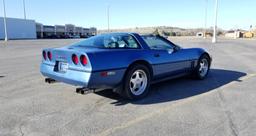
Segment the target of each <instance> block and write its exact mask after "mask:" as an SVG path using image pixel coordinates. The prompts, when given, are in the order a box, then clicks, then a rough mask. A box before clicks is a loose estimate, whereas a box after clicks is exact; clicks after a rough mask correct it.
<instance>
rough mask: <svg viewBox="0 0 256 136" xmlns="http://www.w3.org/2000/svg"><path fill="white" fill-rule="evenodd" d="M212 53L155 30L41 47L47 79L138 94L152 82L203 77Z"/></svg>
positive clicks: (143, 93) (127, 95)
mask: <svg viewBox="0 0 256 136" xmlns="http://www.w3.org/2000/svg"><path fill="white" fill-rule="evenodd" d="M210 65H211V57H210V55H209V54H208V53H207V52H206V51H205V50H203V49H201V48H188V49H185V48H181V47H180V46H178V45H176V44H174V43H172V42H171V41H169V40H167V39H165V38H164V37H162V36H159V35H139V34H136V33H108V34H101V35H97V36H94V37H91V38H88V39H86V40H82V41H80V42H78V43H75V44H72V45H70V46H65V47H61V48H48V49H43V51H42V62H41V68H40V71H41V73H42V75H43V76H45V77H46V79H45V81H46V82H48V83H52V82H56V81H59V82H64V83H67V84H71V85H74V86H79V87H80V88H78V89H77V92H79V91H82V92H84V91H87V90H93V91H99V90H105V89H113V91H114V92H117V93H119V94H120V95H121V96H123V97H125V98H128V99H139V98H142V97H144V96H146V95H147V94H148V92H149V87H150V84H152V83H156V82H159V81H163V80H167V79H171V78H177V77H180V76H185V75H188V74H190V75H193V77H195V78H197V79H204V78H205V77H206V76H207V74H208V72H209V69H210Z"/></svg>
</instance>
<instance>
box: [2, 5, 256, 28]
mask: <svg viewBox="0 0 256 136" xmlns="http://www.w3.org/2000/svg"><path fill="white" fill-rule="evenodd" d="M0 1H1V4H0V9H1V10H0V16H3V10H2V9H3V4H2V0H0ZM5 1H6V12H7V16H8V17H15V18H23V9H22V0H5ZM25 1H26V10H27V18H29V19H34V20H36V21H37V22H41V23H43V24H47V25H55V24H66V23H72V24H75V25H77V26H83V27H91V26H95V27H97V28H98V29H107V13H106V11H107V7H108V5H110V28H131V27H147V26H176V27H183V28H197V27H204V16H205V12H204V11H205V5H206V4H205V3H206V0H25ZM214 2H215V0H208V5H207V6H208V18H207V26H208V27H210V26H212V24H213V19H214ZM218 25H219V27H221V28H223V29H236V28H242V29H249V26H250V25H253V26H256V0H219V16H218Z"/></svg>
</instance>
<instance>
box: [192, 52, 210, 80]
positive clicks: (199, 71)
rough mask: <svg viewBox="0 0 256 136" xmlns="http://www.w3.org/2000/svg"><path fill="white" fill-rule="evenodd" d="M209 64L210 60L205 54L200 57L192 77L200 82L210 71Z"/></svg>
mask: <svg viewBox="0 0 256 136" xmlns="http://www.w3.org/2000/svg"><path fill="white" fill-rule="evenodd" d="M210 63H211V62H210V58H209V57H208V56H207V55H205V54H204V55H202V56H201V57H200V59H199V60H198V63H197V66H196V69H195V71H194V73H193V75H194V77H195V78H196V79H200V80H202V79H204V78H206V77H207V75H208V73H209V70H210Z"/></svg>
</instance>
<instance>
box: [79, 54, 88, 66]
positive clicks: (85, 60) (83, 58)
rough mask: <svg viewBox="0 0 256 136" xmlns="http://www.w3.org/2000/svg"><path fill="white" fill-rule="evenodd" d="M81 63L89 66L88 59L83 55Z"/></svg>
mask: <svg viewBox="0 0 256 136" xmlns="http://www.w3.org/2000/svg"><path fill="white" fill-rule="evenodd" d="M80 62H81V64H82V65H86V64H87V58H86V57H85V55H81V56H80Z"/></svg>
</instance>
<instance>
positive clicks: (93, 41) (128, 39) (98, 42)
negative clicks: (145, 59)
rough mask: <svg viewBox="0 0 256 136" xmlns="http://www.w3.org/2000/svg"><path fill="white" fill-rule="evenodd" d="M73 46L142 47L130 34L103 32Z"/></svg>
mask: <svg viewBox="0 0 256 136" xmlns="http://www.w3.org/2000/svg"><path fill="white" fill-rule="evenodd" d="M73 46H83V47H99V48H140V46H139V44H138V43H137V41H136V40H135V39H134V38H133V36H131V35H129V34H103V35H98V36H94V37H91V38H88V39H86V40H83V41H80V42H78V43H75V44H74V45H73Z"/></svg>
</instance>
